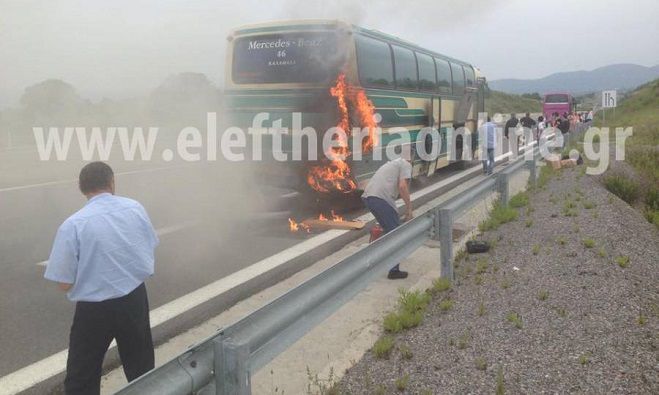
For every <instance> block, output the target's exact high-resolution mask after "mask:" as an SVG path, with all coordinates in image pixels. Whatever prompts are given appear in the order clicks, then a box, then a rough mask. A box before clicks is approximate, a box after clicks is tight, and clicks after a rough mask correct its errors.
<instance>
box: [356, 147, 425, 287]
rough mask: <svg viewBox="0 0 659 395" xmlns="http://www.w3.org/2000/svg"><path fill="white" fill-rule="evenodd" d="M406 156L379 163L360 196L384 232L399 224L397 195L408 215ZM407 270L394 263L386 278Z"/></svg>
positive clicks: (409, 168) (409, 170)
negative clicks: (379, 165)
mask: <svg viewBox="0 0 659 395" xmlns="http://www.w3.org/2000/svg"><path fill="white" fill-rule="evenodd" d="M407 156H408V158H406V159H403V158H398V159H394V160H392V161H389V162H387V163H385V164H384V165H382V166H381V167H380V168H379V169H378V170H377V171H376V172H375V174H374V175H373V178H371V180H370V181H369V182H368V185H367V186H366V189H365V190H364V194H363V195H362V199H363V200H364V203H365V204H366V207H368V209H369V210H370V211H371V213H372V214H373V216H374V217H375V219H376V220H377V221H378V223H379V224H380V226H382V230H383V231H384V233H388V232H391V231H392V230H394V229H396V228H397V227H398V226H399V225H400V218H399V217H398V209H397V208H396V199H398V195H400V197H401V198H402V199H403V201H404V202H405V208H406V211H405V220H406V221H408V220H410V219H412V217H413V214H412V203H411V201H410V190H409V185H408V181H409V180H410V179H411V178H412V163H411V162H412V161H411V159H409V155H407ZM406 277H407V272H405V271H402V270H400V265H396V266H394V267H393V268H391V270H390V271H389V274H388V275H387V278H389V279H391V280H395V279H403V278H406Z"/></svg>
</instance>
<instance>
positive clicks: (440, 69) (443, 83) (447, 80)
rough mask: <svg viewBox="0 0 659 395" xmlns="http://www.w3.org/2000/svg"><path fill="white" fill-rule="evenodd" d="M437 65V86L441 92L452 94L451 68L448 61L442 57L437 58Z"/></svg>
mask: <svg viewBox="0 0 659 395" xmlns="http://www.w3.org/2000/svg"><path fill="white" fill-rule="evenodd" d="M435 64H436V65H437V86H438V87H439V92H440V93H448V94H451V68H450V67H449V65H448V62H447V61H445V60H442V59H437V58H435Z"/></svg>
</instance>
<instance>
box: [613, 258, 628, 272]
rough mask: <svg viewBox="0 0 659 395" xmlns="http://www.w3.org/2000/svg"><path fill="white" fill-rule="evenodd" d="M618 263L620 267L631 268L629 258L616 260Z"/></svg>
mask: <svg viewBox="0 0 659 395" xmlns="http://www.w3.org/2000/svg"><path fill="white" fill-rule="evenodd" d="M616 263H617V264H618V266H620V267H621V268H623V269H625V268H627V267H629V257H628V256H626V255H622V256H619V257H617V258H616Z"/></svg>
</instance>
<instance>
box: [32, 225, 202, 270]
mask: <svg viewBox="0 0 659 395" xmlns="http://www.w3.org/2000/svg"><path fill="white" fill-rule="evenodd" d="M198 223H199V221H187V222H183V223H181V224H178V225H171V226H165V227H164V228H160V229H156V234H157V235H158V237H162V236H165V235H168V234H170V233H175V232H178V231H179V230H183V229H188V228H191V227H193V226H194V225H196V224H198ZM46 265H48V260H45V261H41V262H37V266H44V267H45V266H46Z"/></svg>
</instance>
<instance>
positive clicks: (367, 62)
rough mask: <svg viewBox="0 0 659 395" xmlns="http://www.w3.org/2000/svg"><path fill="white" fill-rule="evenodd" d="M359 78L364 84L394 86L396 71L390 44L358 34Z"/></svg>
mask: <svg viewBox="0 0 659 395" xmlns="http://www.w3.org/2000/svg"><path fill="white" fill-rule="evenodd" d="M356 42H357V67H358V68H359V80H360V82H361V83H362V85H364V86H371V87H378V88H393V86H394V72H393V66H392V63H391V50H390V49H389V45H388V44H386V43H384V42H382V41H380V40H375V39H373V38H370V37H365V36H361V35H357V36H356Z"/></svg>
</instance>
